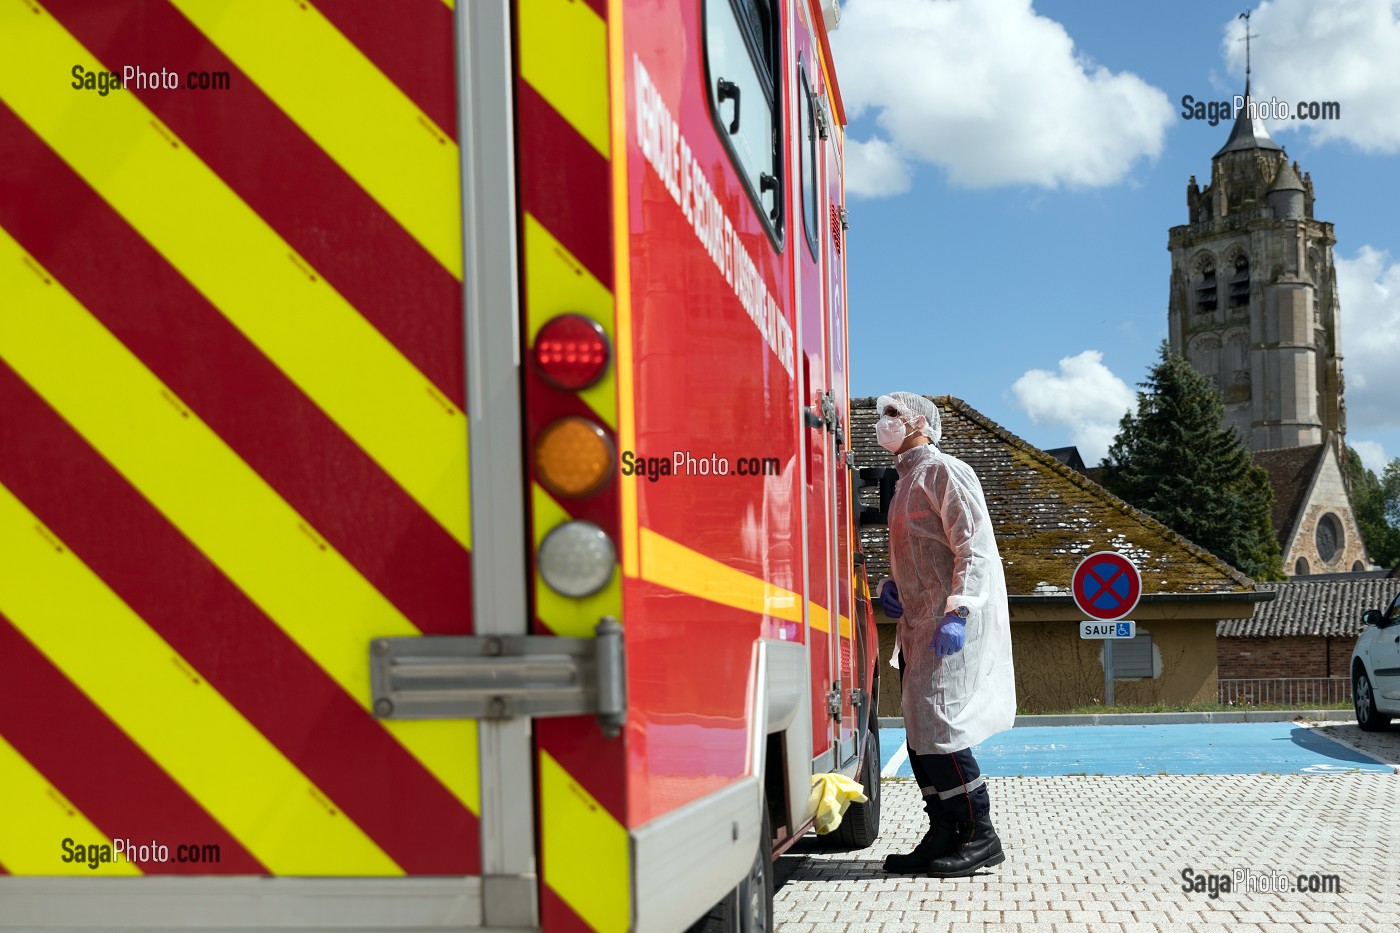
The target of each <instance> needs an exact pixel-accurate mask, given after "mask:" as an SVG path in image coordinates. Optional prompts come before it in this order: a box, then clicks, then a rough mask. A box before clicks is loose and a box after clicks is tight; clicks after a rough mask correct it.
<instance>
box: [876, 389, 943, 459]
mask: <svg viewBox="0 0 1400 933" xmlns="http://www.w3.org/2000/svg"><path fill="white" fill-rule="evenodd" d="M891 405H893V406H894V409H895V411H897V412H899V416H900V417H901V418H908V419H909V420H910V421H913V420H914V419H915V418H917V417H919V416H920V415H923V416H924V420H926V421H927V422H928V427H926V428H924V429H923V431H922V432H921V433H922V434H923V435H924V437H927V438H928V442H929V443H930V444H933V445H934V446H937V445H938V442H939V440H941V439H942V437H943V416H942V415H940V414H939V413H938V406H937V405H935V404H933V402H931V401H929V400H928V399H926V398H924V397H923V396H922V395H915V394H914V393H913V392H891V393H890V394H889V395H882V396H880V397H879V398H878V399H876V400H875V413H876V414H877V415H883V414H884V413H885V409H886V408H887V407H889V406H891Z"/></svg>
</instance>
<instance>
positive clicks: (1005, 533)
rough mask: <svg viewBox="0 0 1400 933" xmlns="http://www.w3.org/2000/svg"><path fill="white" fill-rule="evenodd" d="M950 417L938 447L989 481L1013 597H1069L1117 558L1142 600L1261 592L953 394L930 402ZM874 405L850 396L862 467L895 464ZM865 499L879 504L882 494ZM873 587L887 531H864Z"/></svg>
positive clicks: (885, 559) (882, 567)
mask: <svg viewBox="0 0 1400 933" xmlns="http://www.w3.org/2000/svg"><path fill="white" fill-rule="evenodd" d="M929 397H930V398H932V400H933V401H934V402H936V403H937V404H938V407H939V410H940V411H941V412H942V414H943V440H942V442H941V443H940V444H939V447H940V448H941V449H942V450H943V451H944V452H945V453H948V454H951V455H953V456H954V457H957V458H958V459H959V460H962V461H963V462H965V463H966V464H968V465H969V466H970V467H972V469H973V470H974V471H976V473H977V477H978V479H979V480H981V482H982V491H983V493H984V494H985V496H986V499H987V509H988V511H989V512H990V513H991V516H992V525H993V526H994V527H995V529H996V535H997V546H998V548H999V549H1000V551H1001V559H1002V564H1003V566H1004V567H1005V570H1006V584H1007V591H1008V593H1009V594H1010V595H1012V596H1034V595H1067V594H1068V593H1069V585H1070V576H1071V575H1072V574H1073V573H1074V568H1075V566H1076V565H1077V564H1078V563H1079V562H1080V561H1081V560H1082V559H1083V558H1084V557H1086V556H1088V555H1089V554H1093V553H1095V552H1096V551H1117V552H1119V553H1121V554H1123V555H1125V556H1127V557H1129V558H1130V559H1132V560H1133V561H1134V562H1135V563H1136V564H1137V566H1138V569H1139V570H1140V571H1141V572H1142V585H1143V595H1145V596H1146V595H1154V594H1169V593H1170V594H1181V593H1229V592H1248V591H1253V590H1254V583H1253V581H1251V580H1250V579H1249V578H1248V577H1246V576H1245V575H1244V574H1242V573H1240V572H1239V571H1238V570H1236V569H1235V568H1233V567H1231V566H1230V565H1229V564H1226V563H1225V562H1224V561H1222V560H1220V559H1219V558H1218V557H1215V556H1214V555H1213V554H1211V553H1209V552H1208V551H1205V550H1203V549H1202V548H1199V547H1197V546H1196V545H1194V544H1192V543H1191V542H1190V541H1187V540H1186V539H1185V538H1183V537H1181V536H1180V535H1178V534H1177V533H1176V532H1174V531H1172V530H1171V529H1170V528H1167V527H1166V526H1165V525H1163V524H1162V523H1161V522H1158V521H1157V520H1156V519H1154V518H1151V517H1149V516H1148V515H1146V514H1144V513H1143V512H1140V511H1138V510H1137V509H1135V508H1133V507H1132V506H1130V505H1128V504H1127V503H1126V502H1124V501H1122V500H1121V499H1119V498H1117V497H1116V496H1114V495H1113V494H1111V493H1110V492H1108V491H1107V490H1106V489H1104V488H1103V487H1102V486H1099V485H1098V484H1097V483H1094V482H1092V481H1091V480H1089V479H1087V478H1086V477H1084V476H1083V475H1081V474H1079V473H1078V472H1076V471H1074V470H1072V469H1070V468H1069V467H1067V466H1065V465H1064V464H1062V463H1060V462H1059V461H1057V460H1056V459H1055V458H1054V457H1052V456H1050V455H1049V454H1047V453H1045V452H1044V451H1042V450H1040V449H1039V448H1037V447H1034V446H1032V445H1030V444H1028V443H1026V442H1025V441H1023V440H1022V439H1021V438H1019V437H1017V436H1016V435H1014V434H1012V433H1011V432H1009V431H1007V430H1006V429H1005V428H1003V427H1001V426H1000V425H998V424H996V423H995V422H993V421H991V420H990V419H988V418H987V417H986V416H984V415H982V414H981V413H979V412H978V411H977V410H976V409H974V408H972V406H970V405H968V404H967V403H966V402H964V401H962V400H960V399H956V398H953V397H951V396H929ZM877 417H878V415H877V413H876V411H875V400H874V399H873V398H854V399H851V448H852V449H853V450H854V451H855V454H856V463H857V465H858V466H862V467H887V466H893V464H894V458H893V457H891V456H890V454H889V453H888V452H887V451H886V450H885V449H884V448H883V447H881V446H880V445H879V443H878V442H877V441H876V440H875V421H876V419H877ZM862 502H863V504H865V505H868V506H878V491H877V490H875V489H868V490H866V491H864V492H863V494H862ZM860 539H861V546H862V549H863V550H864V551H865V553H866V558H867V565H868V573H869V576H870V580H871V582H872V583H875V582H876V581H878V580H880V579H881V578H882V577H884V576H885V575H886V574H888V573H889V531H888V529H887V528H885V527H884V526H883V525H878V526H875V525H872V526H868V527H866V528H864V529H862V530H861V532H860Z"/></svg>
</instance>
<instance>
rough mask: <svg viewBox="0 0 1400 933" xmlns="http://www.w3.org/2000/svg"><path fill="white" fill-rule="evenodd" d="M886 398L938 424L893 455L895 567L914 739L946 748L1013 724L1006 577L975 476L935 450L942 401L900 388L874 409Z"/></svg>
mask: <svg viewBox="0 0 1400 933" xmlns="http://www.w3.org/2000/svg"><path fill="white" fill-rule="evenodd" d="M920 402H922V403H923V404H922V405H920V404H919V403H920ZM888 405H893V406H894V407H895V409H896V410H898V411H899V412H900V416H901V417H902V418H906V419H907V420H908V421H910V422H913V421H914V420H915V419H917V418H918V416H920V415H923V416H924V417H925V419H926V420H927V421H928V425H929V428H930V429H931V430H930V431H926V432H925V433H926V434H927V435H928V436H929V437H930V439H931V440H930V443H928V444H920V445H918V446H916V447H913V448H911V449H909V450H907V451H905V452H904V453H902V454H899V455H898V456H897V457H895V461H894V465H895V470H896V471H897V472H898V473H899V482H898V483H897V484H896V486H895V491H894V498H893V499H892V500H891V501H890V508H889V528H890V572H891V573H892V575H893V577H894V581H895V584H896V585H897V586H898V587H899V598H900V600H901V602H902V603H903V604H904V615H903V617H902V618H900V620H899V623H898V625H899V627H898V630H897V639H898V645H899V653H900V655H901V656H902V659H903V660H902V667H903V670H902V675H903V677H902V680H903V688H902V693H903V700H904V728H905V730H906V732H907V734H908V738H909V746H910V748H912V749H913V750H914V751H915V752H917V753H918V754H921V755H931V754H938V753H944V754H946V753H949V752H956V751H960V750H962V749H964V748H970V747H971V746H973V745H976V744H977V743H979V742H981V741H983V740H985V739H986V738H987V737H989V736H991V735H994V734H996V733H998V732H1001V731H1004V730H1006V729H1010V728H1011V725H1012V722H1013V721H1014V720H1015V718H1016V681H1015V676H1014V672H1013V668H1012V663H1011V618H1010V609H1009V608H1008V606H1007V602H1006V577H1005V575H1004V573H1003V572H1002V567H1001V555H1000V554H999V553H998V552H997V543H996V538H995V537H994V535H993V533H992V522H991V516H989V515H988V513H987V503H986V500H985V499H984V497H983V495H982V484H981V483H980V482H978V480H977V474H975V473H973V472H972V468H971V467H969V466H968V465H967V464H966V463H963V462H962V461H961V460H959V459H957V458H956V457H953V456H950V455H948V454H945V453H943V452H942V451H940V450H939V449H938V447H937V444H938V442H939V440H940V439H941V437H942V433H943V429H942V421H941V418H940V416H939V414H938V406H937V405H935V404H934V403H933V402H931V401H929V400H928V399H925V398H922V397H921V396H911V395H910V394H908V393H903V392H901V393H898V395H897V396H881V397H880V400H879V402H878V403H877V409H878V410H879V411H880V412H882V413H883V412H884V411H885V408H886V406H888ZM959 606H966V607H967V608H968V609H969V610H970V613H969V615H968V617H967V621H966V641H965V643H964V645H963V648H962V650H961V651H959V652H957V653H955V654H951V655H948V656H947V657H943V658H939V657H938V656H937V655H936V654H935V653H934V650H933V648H931V647H930V646H929V643H930V642H932V641H933V638H934V635H935V634H936V633H937V631H938V627H939V626H940V625H941V624H942V623H943V619H944V616H945V614H947V613H949V612H952V611H953V610H955V609H957V608H958V607H959Z"/></svg>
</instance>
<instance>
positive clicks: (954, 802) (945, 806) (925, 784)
mask: <svg viewBox="0 0 1400 933" xmlns="http://www.w3.org/2000/svg"><path fill="white" fill-rule="evenodd" d="M909 765H910V767H912V768H913V769H914V779H915V780H917V781H918V782H919V789H920V790H922V791H923V792H924V805H925V806H926V807H936V808H938V809H940V810H942V811H943V813H944V814H946V815H947V816H949V817H951V818H952V819H955V820H957V821H958V822H960V823H971V822H974V821H975V820H976V819H977V818H978V817H979V816H986V815H988V814H989V813H991V812H992V799H991V797H990V796H989V795H988V793H987V779H986V778H984V777H982V770H981V769H980V768H978V767H977V759H976V758H973V757H972V749H970V748H964V749H963V750H962V751H958V752H953V753H951V754H946V755H940V754H934V755H920V754H919V753H918V752H916V751H914V749H913V748H910V749H909Z"/></svg>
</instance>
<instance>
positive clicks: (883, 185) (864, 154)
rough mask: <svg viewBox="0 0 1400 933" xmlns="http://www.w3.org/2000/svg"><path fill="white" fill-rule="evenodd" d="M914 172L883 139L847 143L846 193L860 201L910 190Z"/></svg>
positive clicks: (849, 140)
mask: <svg viewBox="0 0 1400 933" xmlns="http://www.w3.org/2000/svg"><path fill="white" fill-rule="evenodd" d="M909 176H910V169H909V165H908V163H906V162H905V161H904V160H903V159H901V158H900V156H899V153H897V152H895V150H894V147H893V146H891V145H890V144H889V143H887V142H885V141H884V140H883V139H872V140H870V141H869V142H864V143H863V142H860V141H859V140H855V139H848V140H846V192H847V193H848V194H852V195H856V196H857V197H866V198H883V197H886V196H888V195H891V194H903V193H904V192H906V191H908V190H909Z"/></svg>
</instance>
